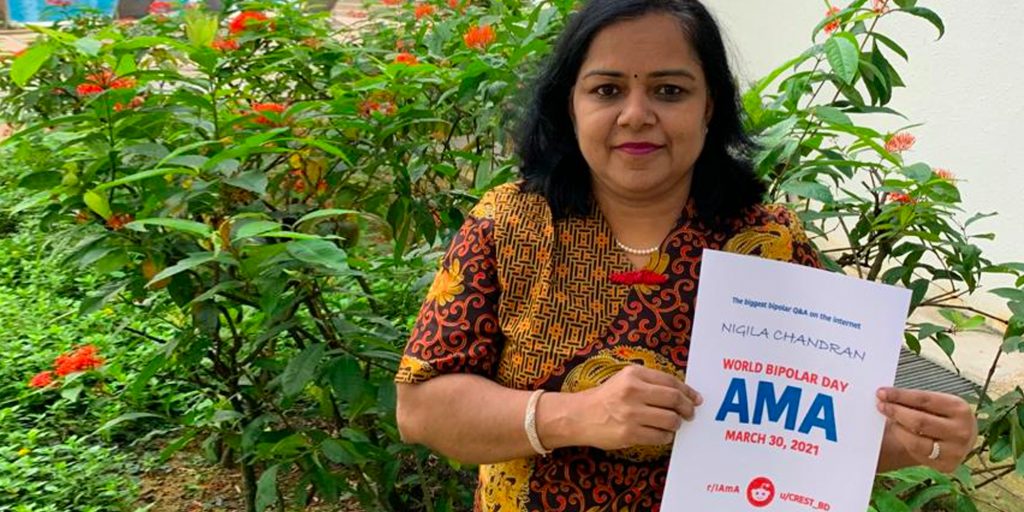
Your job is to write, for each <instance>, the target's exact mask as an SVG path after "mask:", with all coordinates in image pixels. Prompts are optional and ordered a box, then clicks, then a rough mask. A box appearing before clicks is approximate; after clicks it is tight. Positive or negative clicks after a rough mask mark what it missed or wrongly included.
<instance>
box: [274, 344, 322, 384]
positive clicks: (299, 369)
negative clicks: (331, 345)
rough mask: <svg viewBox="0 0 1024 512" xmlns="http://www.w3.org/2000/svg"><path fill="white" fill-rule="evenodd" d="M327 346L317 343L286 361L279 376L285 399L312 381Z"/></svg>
mask: <svg viewBox="0 0 1024 512" xmlns="http://www.w3.org/2000/svg"><path fill="white" fill-rule="evenodd" d="M326 350H327V346H326V345H324V344H323V343H317V344H315V345H310V346H308V347H306V349H305V350H303V351H302V352H299V354H298V355H297V356H295V357H293V358H292V359H291V360H290V361H288V366H286V367H285V369H284V372H283V373H282V374H281V390H282V391H283V392H284V395H285V396H286V397H293V396H295V395H297V394H299V392H300V391H302V390H303V389H305V388H306V385H307V384H309V381H311V380H313V376H314V375H315V374H316V369H317V366H319V365H320V360H321V359H323V357H324V352H325V351H326Z"/></svg>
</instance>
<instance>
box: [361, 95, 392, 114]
mask: <svg viewBox="0 0 1024 512" xmlns="http://www.w3.org/2000/svg"><path fill="white" fill-rule="evenodd" d="M374 112H379V113H380V114H381V115H384V116H393V115H395V114H396V113H397V112H398V107H396V106H395V104H394V103H391V102H390V101H377V100H375V99H368V100H365V101H363V102H362V103H360V104H359V115H360V116H362V117H364V118H370V117H372V116H373V113H374Z"/></svg>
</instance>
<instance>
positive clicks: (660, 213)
mask: <svg viewBox="0 0 1024 512" xmlns="http://www.w3.org/2000/svg"><path fill="white" fill-rule="evenodd" d="M691 176H692V174H690V173H687V174H686V175H685V176H684V177H683V178H682V179H681V180H679V182H677V183H673V184H671V185H668V186H664V187H661V188H659V189H658V190H653V191H650V192H649V193H644V194H627V193H621V192H619V191H616V190H611V189H609V188H606V187H603V186H602V184H601V183H598V182H597V181H596V180H595V181H594V182H593V190H594V200H595V201H597V205H598V207H599V208H601V213H602V214H603V215H604V217H605V219H606V220H607V221H608V225H609V226H610V227H611V229H612V233H614V234H615V237H616V239H617V240H618V241H620V242H622V243H623V244H626V245H628V246H630V247H635V248H647V247H652V246H655V245H658V244H660V243H661V241H662V240H664V238H665V236H667V235H668V233H669V231H671V230H672V228H673V227H674V226H675V224H676V220H678V218H679V215H680V214H681V213H682V210H683V207H684V206H685V205H686V201H687V199H689V197H690V184H691Z"/></svg>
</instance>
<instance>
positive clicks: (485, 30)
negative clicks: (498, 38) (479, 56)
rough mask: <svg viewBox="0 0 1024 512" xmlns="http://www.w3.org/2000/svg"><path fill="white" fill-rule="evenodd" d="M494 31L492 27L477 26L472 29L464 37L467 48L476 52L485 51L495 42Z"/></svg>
mask: <svg viewBox="0 0 1024 512" xmlns="http://www.w3.org/2000/svg"><path fill="white" fill-rule="evenodd" d="M494 39H495V35H494V29H493V28H491V26H490V25H476V26H473V27H470V28H469V30H467V31H466V33H465V34H463V36H462V41H463V42H465V43H466V46H467V47H469V48H470V49H474V50H483V49H485V48H487V46H488V45H490V44H491V43H493V42H494Z"/></svg>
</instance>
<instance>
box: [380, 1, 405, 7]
mask: <svg viewBox="0 0 1024 512" xmlns="http://www.w3.org/2000/svg"><path fill="white" fill-rule="evenodd" d="M402 1H403V0H380V3H382V4H384V5H387V6H390V7H395V6H396V5H402Z"/></svg>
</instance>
